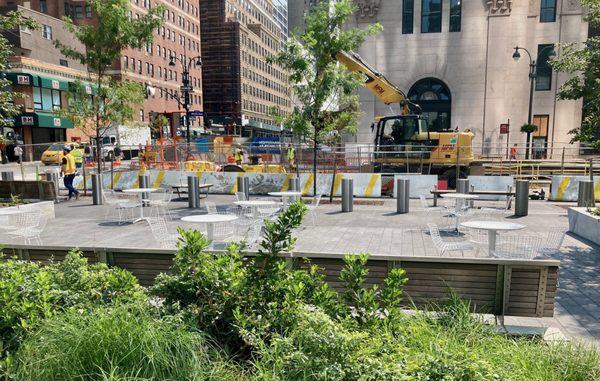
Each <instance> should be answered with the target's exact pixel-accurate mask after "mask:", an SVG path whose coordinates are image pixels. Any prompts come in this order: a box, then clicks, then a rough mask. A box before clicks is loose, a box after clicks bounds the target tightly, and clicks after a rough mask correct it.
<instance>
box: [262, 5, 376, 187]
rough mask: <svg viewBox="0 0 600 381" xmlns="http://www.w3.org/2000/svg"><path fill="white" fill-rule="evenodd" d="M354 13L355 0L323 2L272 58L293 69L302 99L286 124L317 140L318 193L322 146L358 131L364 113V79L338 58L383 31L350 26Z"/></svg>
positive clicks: (297, 96)
mask: <svg viewBox="0 0 600 381" xmlns="http://www.w3.org/2000/svg"><path fill="white" fill-rule="evenodd" d="M354 12H355V7H354V4H353V2H352V1H351V0H338V1H321V2H319V3H318V5H316V6H314V7H313V8H311V10H310V11H309V12H308V14H307V15H306V17H305V24H306V28H305V29H304V31H303V32H294V33H292V35H291V37H290V38H289V39H288V40H287V42H286V43H285V44H284V46H283V49H282V50H281V51H280V52H279V53H278V54H277V55H275V56H274V57H272V58H271V59H270V62H274V63H277V64H279V65H281V66H282V67H283V68H284V69H285V70H286V71H287V72H288V73H289V78H290V82H291V87H292V93H293V96H294V98H295V100H296V102H297V104H296V105H295V107H294V110H293V111H292V112H291V114H290V115H289V116H286V117H285V119H284V121H283V123H284V125H285V126H286V127H287V128H289V129H291V130H292V131H293V132H294V134H296V135H299V136H305V137H308V138H309V139H310V140H312V144H313V179H314V184H313V192H314V194H315V195H316V194H317V150H318V148H319V145H320V144H326V143H327V142H336V141H340V140H339V139H340V138H341V136H342V135H343V134H347V133H350V134H352V133H355V132H356V126H357V121H358V116H359V102H358V95H357V94H356V90H357V88H358V87H359V86H360V85H361V84H362V83H363V82H364V78H362V76H361V75H360V74H357V73H352V72H350V71H348V70H347V69H346V68H345V67H344V66H343V65H341V64H339V63H338V61H337V59H336V56H337V54H338V53H340V52H343V51H353V50H357V49H358V48H359V47H360V46H361V45H362V43H363V42H364V41H365V39H366V38H367V37H368V36H370V35H374V34H376V33H378V32H379V31H380V30H381V26H380V25H379V24H373V25H370V26H368V27H366V28H364V29H360V28H349V27H347V21H348V19H349V17H350V16H352V15H353V13H354Z"/></svg>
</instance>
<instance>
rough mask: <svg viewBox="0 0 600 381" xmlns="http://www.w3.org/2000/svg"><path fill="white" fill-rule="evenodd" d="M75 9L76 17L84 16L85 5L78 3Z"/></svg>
mask: <svg viewBox="0 0 600 381" xmlns="http://www.w3.org/2000/svg"><path fill="white" fill-rule="evenodd" d="M74 10H75V18H76V19H82V18H83V7H82V6H81V5H76V6H75V7H74Z"/></svg>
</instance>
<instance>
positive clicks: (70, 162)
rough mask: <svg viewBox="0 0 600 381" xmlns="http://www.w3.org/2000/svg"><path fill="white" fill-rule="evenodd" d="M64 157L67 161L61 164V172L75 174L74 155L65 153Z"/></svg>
mask: <svg viewBox="0 0 600 381" xmlns="http://www.w3.org/2000/svg"><path fill="white" fill-rule="evenodd" d="M65 159H67V163H66V164H65V165H64V166H63V172H64V173H65V175H73V174H75V157H73V155H72V154H70V153H68V154H66V155H65Z"/></svg>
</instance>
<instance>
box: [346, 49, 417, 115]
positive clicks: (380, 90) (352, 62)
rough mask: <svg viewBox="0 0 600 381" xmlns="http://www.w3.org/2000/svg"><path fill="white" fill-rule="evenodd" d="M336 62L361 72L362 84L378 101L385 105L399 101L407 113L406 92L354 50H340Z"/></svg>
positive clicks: (353, 70)
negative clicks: (363, 81) (363, 77)
mask: <svg viewBox="0 0 600 381" xmlns="http://www.w3.org/2000/svg"><path fill="white" fill-rule="evenodd" d="M336 58H337V60H338V62H340V63H342V64H343V65H344V66H346V68H347V69H348V70H350V71H352V72H358V73H361V74H363V75H364V76H365V77H366V78H367V80H366V81H365V83H364V86H365V87H366V88H367V89H369V90H370V91H371V92H372V93H373V94H374V95H375V96H376V97H377V98H378V99H379V100H380V101H382V102H383V103H385V104H386V105H389V104H392V103H399V104H400V106H402V108H403V109H404V111H405V113H408V111H409V110H408V101H407V98H406V94H404V92H403V91H402V90H400V89H399V88H398V87H396V86H395V85H394V84H393V83H391V82H390V81H388V79H387V78H386V77H385V76H384V75H383V74H381V73H379V72H378V71H377V70H375V69H373V68H372V67H370V66H369V65H368V64H367V63H366V62H364V61H363V59H362V58H361V57H360V56H359V55H358V54H356V53H354V52H349V53H348V52H340V53H338V54H337V56H336Z"/></svg>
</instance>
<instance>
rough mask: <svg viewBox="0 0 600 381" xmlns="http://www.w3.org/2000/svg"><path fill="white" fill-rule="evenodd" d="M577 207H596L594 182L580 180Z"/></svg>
mask: <svg viewBox="0 0 600 381" xmlns="http://www.w3.org/2000/svg"><path fill="white" fill-rule="evenodd" d="M577 206H578V207H580V208H593V207H594V206H596V202H595V200H594V182H593V181H590V180H579V195H578V197H577Z"/></svg>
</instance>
